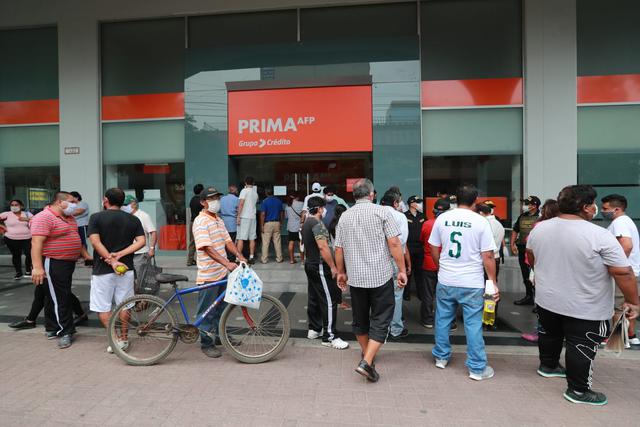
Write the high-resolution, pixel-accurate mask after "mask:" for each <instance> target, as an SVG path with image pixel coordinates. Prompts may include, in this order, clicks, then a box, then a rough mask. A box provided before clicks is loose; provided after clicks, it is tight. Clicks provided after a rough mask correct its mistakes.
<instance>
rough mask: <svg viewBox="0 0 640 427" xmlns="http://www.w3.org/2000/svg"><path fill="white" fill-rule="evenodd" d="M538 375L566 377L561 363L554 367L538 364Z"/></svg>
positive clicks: (565, 371)
mask: <svg viewBox="0 0 640 427" xmlns="http://www.w3.org/2000/svg"><path fill="white" fill-rule="evenodd" d="M538 375H540V376H541V377H545V378H567V370H566V369H565V368H564V367H563V366H562V365H558V367H556V368H548V367H546V366H544V365H540V367H539V368H538Z"/></svg>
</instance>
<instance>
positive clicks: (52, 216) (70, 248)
mask: <svg viewBox="0 0 640 427" xmlns="http://www.w3.org/2000/svg"><path fill="white" fill-rule="evenodd" d="M31 235H32V236H45V237H46V240H45V241H44V244H43V245H42V256H44V257H46V258H53V259H59V260H66V261H76V260H77V259H78V258H80V253H81V247H82V246H81V243H80V235H79V234H78V224H77V223H76V220H75V218H74V217H72V216H64V215H59V214H57V213H56V212H55V211H53V210H52V209H51V208H50V207H48V206H47V207H46V208H44V210H43V211H42V212H40V213H39V214H37V215H36V216H34V217H33V219H32V220H31Z"/></svg>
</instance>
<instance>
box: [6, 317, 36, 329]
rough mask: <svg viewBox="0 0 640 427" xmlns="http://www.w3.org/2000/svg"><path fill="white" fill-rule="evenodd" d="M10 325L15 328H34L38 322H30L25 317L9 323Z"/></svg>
mask: <svg viewBox="0 0 640 427" xmlns="http://www.w3.org/2000/svg"><path fill="white" fill-rule="evenodd" d="M9 327H10V328H13V329H33V328H35V327H36V322H29V321H28V320H27V319H23V320H19V321H17V322H13V323H9Z"/></svg>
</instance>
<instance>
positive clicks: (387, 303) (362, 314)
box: [349, 278, 395, 343]
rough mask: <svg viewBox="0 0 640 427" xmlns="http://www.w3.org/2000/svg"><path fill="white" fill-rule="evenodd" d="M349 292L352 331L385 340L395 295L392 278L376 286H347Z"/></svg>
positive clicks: (376, 339) (391, 316) (375, 339)
mask: <svg viewBox="0 0 640 427" xmlns="http://www.w3.org/2000/svg"><path fill="white" fill-rule="evenodd" d="M349 291H350V293H351V313H352V315H353V324H352V326H353V333H354V334H356V335H366V334H369V338H370V339H372V340H374V341H378V342H381V343H383V342H385V340H386V339H387V333H388V332H389V325H390V324H391V319H392V318H393V309H394V308H395V297H394V294H393V278H391V279H389V281H388V282H387V283H385V284H384V285H382V286H379V287H377V288H356V287H354V286H350V287H349Z"/></svg>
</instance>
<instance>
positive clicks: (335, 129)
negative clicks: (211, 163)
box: [228, 86, 372, 155]
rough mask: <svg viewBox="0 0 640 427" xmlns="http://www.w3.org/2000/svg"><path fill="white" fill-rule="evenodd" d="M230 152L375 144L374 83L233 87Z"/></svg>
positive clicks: (309, 150)
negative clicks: (238, 88) (373, 123)
mask: <svg viewBox="0 0 640 427" xmlns="http://www.w3.org/2000/svg"><path fill="white" fill-rule="evenodd" d="M228 105H229V111H228V113H229V114H228V117H229V155H248V154H251V155H256V154H292V153H339V152H362V151H371V150H372V107H371V86H332V87H317V88H302V89H299V88H296V89H266V90H243V91H229V93H228Z"/></svg>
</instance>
